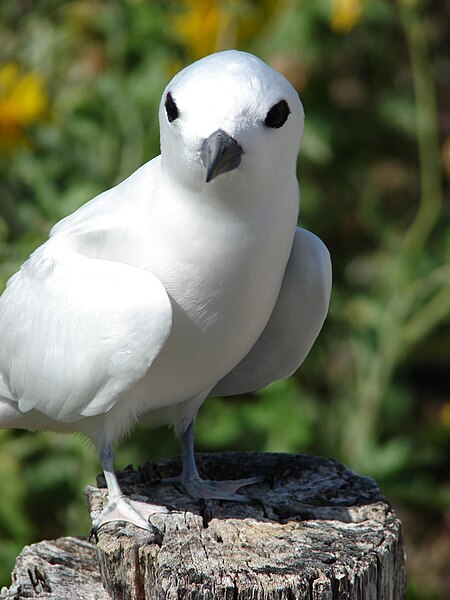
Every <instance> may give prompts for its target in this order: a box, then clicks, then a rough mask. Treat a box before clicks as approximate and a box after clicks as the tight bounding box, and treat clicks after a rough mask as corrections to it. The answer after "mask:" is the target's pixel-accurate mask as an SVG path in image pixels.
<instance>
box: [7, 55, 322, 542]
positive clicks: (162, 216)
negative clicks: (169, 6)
mask: <svg viewBox="0 0 450 600" xmlns="http://www.w3.org/2000/svg"><path fill="white" fill-rule="evenodd" d="M159 119H160V129H161V155H160V156H158V157H156V158H154V159H153V160H151V161H149V162H148V163H146V164H144V165H143V166H142V167H141V168H140V169H138V170H137V171H136V172H135V173H133V174H132V175H131V176H130V177H128V179H126V180H125V181H123V182H122V183H120V184H119V185H117V186H116V187H114V188H112V189H110V190H108V191H106V192H104V193H102V194H100V195H99V196H97V197H95V198H94V199H93V200H91V201H90V202H88V203H87V204H85V205H84V206H82V207H81V208H80V209H79V210H77V211H76V212H75V213H73V214H72V215H70V216H68V217H66V218H65V219H63V220H62V221H60V222H59V223H58V224H57V225H55V227H53V229H52V231H51V233H50V237H49V239H48V241H47V242H45V243H44V244H43V245H42V246H40V247H39V248H38V249H37V250H36V251H35V252H33V254H32V255H31V256H30V257H29V259H28V260H27V261H26V262H25V263H24V264H23V266H22V268H21V269H20V271H19V272H18V273H16V274H15V275H14V276H13V277H11V279H10V280H9V282H8V285H7V288H6V290H5V291H4V293H3V295H2V296H1V298H0V340H1V343H0V427H3V428H21V429H28V430H33V431H35V430H50V431H57V432H71V431H78V432H82V433H83V434H84V435H86V436H88V438H90V439H91V440H92V442H93V443H94V444H95V445H96V446H97V448H98V452H99V459H100V462H101V465H102V468H103V471H104V473H105V478H106V483H107V487H108V497H109V501H108V505H107V507H106V508H105V509H104V510H103V512H102V514H101V515H100V517H99V518H98V519H96V520H95V522H94V523H93V529H94V530H96V529H98V527H99V526H100V525H102V524H103V523H106V522H108V521H112V520H125V521H130V522H132V523H134V524H135V525H137V526H139V527H143V528H149V523H148V516H149V515H150V514H152V513H153V512H155V511H156V512H160V511H162V510H164V508H163V507H159V506H155V505H150V504H146V503H143V502H135V501H132V500H130V499H128V498H126V497H125V496H124V495H123V493H122V492H121V490H120V487H119V485H118V482H117V479H116V476H115V474H114V469H113V460H114V454H113V450H112V448H113V444H114V443H115V442H116V441H117V440H118V439H119V438H120V437H121V436H123V435H124V434H126V433H127V432H128V431H129V430H130V428H131V427H133V425H134V424H135V423H136V422H137V421H139V420H141V419H144V418H145V419H147V420H149V422H150V423H151V424H153V425H155V424H161V423H168V424H172V425H173V426H174V427H175V431H176V433H177V435H178V437H179V439H180V443H181V447H182V456H183V470H182V474H181V482H182V483H183V485H184V487H185V489H186V490H187V492H188V493H189V494H190V495H191V496H192V497H194V498H199V497H203V498H222V499H229V500H243V501H244V500H245V498H246V497H245V496H243V495H240V494H237V493H236V490H237V489H239V487H241V486H243V485H248V484H250V483H254V482H255V481H257V479H256V478H251V479H247V480H240V481H235V482H213V481H204V480H202V479H201V478H200V477H199V474H198V471H197V469H196V466H195V460H194V450H193V424H194V420H195V416H196V413H197V411H198V409H199V407H200V406H201V404H202V403H203V401H204V400H205V398H206V397H207V396H208V394H209V393H210V392H212V393H214V394H216V395H229V394H241V393H244V392H248V391H252V390H256V389H260V388H262V387H264V386H265V385H267V384H268V383H270V382H271V381H273V380H275V379H279V378H282V377H287V376H289V375H291V374H292V373H293V372H294V371H295V370H296V369H297V367H298V366H299V365H300V364H301V363H302V361H303V360H304V358H305V357H306V355H307V354H308V352H309V350H310V348H311V346H312V344H313V342H314V340H315V339H316V337H317V335H318V333H319V331H320V329H321V327H322V324H323V321H324V319H325V316H326V313H327V310H328V303H329V297H330V290H331V264H330V258H329V253H328V251H327V249H326V247H325V246H324V244H323V243H322V242H321V241H320V240H319V238H317V237H316V236H315V235H313V234H312V233H309V232H308V231H306V230H304V229H300V228H297V226H296V225H297V216H298V203H299V188H298V183H297V178H296V158H297V154H298V151H299V147H300V140H301V136H302V132H303V123H304V114H303V108H302V104H301V102H300V100H299V97H298V95H297V93H296V91H295V90H294V88H293V87H292V86H291V84H290V83H289V82H288V81H287V80H286V79H285V78H284V77H283V76H282V75H280V74H279V73H277V72H276V71H274V70H273V69H272V68H270V67H269V66H268V65H266V64H265V63H264V62H262V61H261V60H259V59H258V58H256V57H255V56H252V55H250V54H247V53H245V52H238V51H227V52H220V53H217V54H213V55H211V56H208V57H206V58H204V59H202V60H200V61H198V62H196V63H194V64H193V65H191V66H189V67H187V68H185V69H184V70H182V71H181V72H180V73H178V75H176V76H175V77H174V78H173V79H172V81H171V82H170V83H169V85H168V86H167V87H166V89H165V91H164V93H163V96H162V100H161V104H160V110H159Z"/></svg>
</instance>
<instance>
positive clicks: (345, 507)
mask: <svg viewBox="0 0 450 600" xmlns="http://www.w3.org/2000/svg"><path fill="white" fill-rule="evenodd" d="M196 458H197V464H198V467H199V471H200V474H201V475H202V476H203V477H205V478H206V479H235V478H245V477H251V476H254V475H259V476H261V477H262V478H263V482H262V483H260V484H255V485H252V486H249V487H248V488H245V492H244V493H246V494H247V495H249V496H251V497H252V498H254V502H253V503H252V504H239V503H235V502H225V501H216V500H214V501H213V500H207V501H202V502H195V501H193V500H192V499H190V498H189V497H187V496H186V494H185V492H184V491H183V489H182V488H178V487H177V486H174V485H168V484H163V483H161V479H162V478H164V477H170V476H173V475H176V474H179V472H180V469H181V465H180V461H179V460H178V459H164V460H160V461H158V462H149V463H145V464H144V465H141V466H140V467H139V469H138V470H137V471H134V470H133V469H131V468H127V469H126V470H124V471H122V472H121V473H119V482H120V484H121V486H122V489H123V491H124V492H125V493H126V494H129V495H133V494H136V495H139V496H141V497H142V496H144V497H146V498H148V501H149V502H152V503H158V504H165V505H170V506H173V507H174V511H173V512H172V513H171V514H169V515H155V516H154V517H152V519H151V520H152V523H153V524H154V525H155V531H154V533H153V534H152V533H149V532H145V531H143V530H138V529H137V528H135V527H133V526H132V525H124V524H123V523H109V524H107V525H105V526H103V527H102V528H101V529H100V531H99V542H98V546H97V550H98V556H99V559H100V564H101V568H102V575H103V582H104V584H105V583H106V587H107V589H108V591H109V592H110V593H111V595H112V596H113V597H115V598H121V599H122V598H123V599H125V598H130V599H132V598H136V599H137V598H152V599H159V598H161V599H163V598H167V599H171V598H174V599H175V598H197V599H199V600H200V599H205V600H206V599H209V598H211V599H212V598H217V599H221V598H233V599H242V600H244V599H247V598H253V599H255V600H257V599H259V598H261V599H263V598H264V599H269V598H270V599H278V598H279V599H283V598H286V599H287V598H305V599H310V598H311V599H313V598H314V599H315V600H325V599H327V600H330V599H333V600H337V599H340V598H355V599H359V598H361V599H362V598H364V599H365V600H371V599H375V598H377V599H381V598H386V599H391V600H397V599H400V598H402V597H403V587H404V575H403V560H404V556H403V554H404V551H403V543H402V539H401V531H400V522H399V520H398V519H397V517H396V516H395V514H394V513H393V511H392V509H391V507H390V506H389V504H388V503H387V502H386V500H385V499H384V497H383V496H382V494H381V493H380V491H379V489H378V487H377V485H376V484H375V482H374V481H373V480H372V479H370V478H368V477H360V476H358V475H356V474H355V473H353V472H352V471H351V470H349V469H348V468H346V467H344V466H343V465H342V464H340V463H338V462H336V461H334V460H329V459H324V458H318V457H313V456H307V455H299V454H297V455H291V454H262V453H222V454H198V455H197V457H196ZM101 479H102V478H100V479H99V483H100V484H101V483H102V481H101ZM86 497H87V501H88V504H89V506H90V511H91V515H92V516H95V515H96V514H97V512H98V511H99V510H101V508H102V507H103V505H104V503H105V502H106V490H100V489H97V488H93V487H88V488H87V490H86ZM117 590H122V591H121V592H120V593H118V591H117ZM123 590H127V591H126V593H124V592H123Z"/></svg>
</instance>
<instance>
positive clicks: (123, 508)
mask: <svg viewBox="0 0 450 600" xmlns="http://www.w3.org/2000/svg"><path fill="white" fill-rule="evenodd" d="M99 459H100V463H101V465H102V469H103V473H104V475H105V480H106V486H107V488H108V504H107V506H106V507H105V508H104V509H103V510H102V512H101V513H100V515H99V516H98V517H97V518H96V519H94V521H93V522H92V529H91V535H92V534H94V535H95V534H96V533H97V531H98V528H99V527H101V526H102V525H104V524H105V523H109V522H111V521H126V522H128V523H133V525H136V526H137V527H141V528H142V529H147V530H148V531H152V530H153V527H152V525H151V524H150V523H149V520H148V519H149V517H150V516H151V515H154V514H156V513H159V514H161V513H166V514H167V513H168V512H170V511H169V510H168V509H167V508H166V507H165V506H159V505H157V504H149V503H147V502H139V501H137V500H131V499H130V498H127V496H125V494H124V493H123V492H122V490H121V489H120V486H119V482H118V481H117V477H116V474H115V473H114V466H113V462H114V453H113V451H112V448H111V446H110V445H109V444H104V445H102V446H100V451H99Z"/></svg>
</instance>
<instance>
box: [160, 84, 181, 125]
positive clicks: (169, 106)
mask: <svg viewBox="0 0 450 600" xmlns="http://www.w3.org/2000/svg"><path fill="white" fill-rule="evenodd" d="M164 106H165V108H166V113H167V118H168V119H169V123H172V121H175V120H176V119H178V117H179V116H180V111H179V110H178V106H177V105H176V104H175V100H174V99H173V97H172V94H171V93H170V92H167V96H166V101H165V102H164Z"/></svg>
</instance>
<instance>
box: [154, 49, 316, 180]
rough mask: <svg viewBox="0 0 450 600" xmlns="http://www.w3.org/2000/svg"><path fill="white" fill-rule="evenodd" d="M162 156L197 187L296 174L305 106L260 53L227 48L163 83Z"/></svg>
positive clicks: (180, 176) (174, 171) (166, 164)
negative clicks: (165, 85) (253, 53)
mask: <svg viewBox="0 0 450 600" xmlns="http://www.w3.org/2000/svg"><path fill="white" fill-rule="evenodd" d="M159 118H160V128H161V157H162V164H163V167H164V168H167V169H170V173H171V175H172V176H173V177H175V178H177V179H179V180H181V181H182V182H183V184H185V185H186V184H187V185H191V186H193V187H195V188H196V189H199V188H201V187H205V186H207V187H208V190H210V191H211V187H216V188H219V189H220V187H221V186H226V187H228V186H229V185H230V184H232V185H236V183H238V182H239V181H240V182H244V185H246V184H248V182H249V181H250V180H251V181H252V182H254V181H255V180H258V181H260V182H261V185H262V186H264V185H266V183H267V182H269V181H273V180H274V179H275V180H276V179H278V178H283V177H285V176H286V174H289V175H295V167H296V159H297V154H298V151H299V148H300V140H301V136H302V133H303V123H304V113H303V107H302V104H301V102H300V99H299V97H298V94H297V92H296V91H295V89H294V88H293V87H292V85H291V84H290V83H289V82H288V81H287V79H285V78H284V77H283V76H282V75H281V74H280V73H278V72H277V71H275V70H274V69H272V68H271V67H269V66H268V65H267V64H265V63H264V62H263V61H262V60H260V59H259V58H257V57H256V56H253V55H251V54H248V53H246V52H239V51H236V50H230V51H226V52H219V53H217V54H212V55H210V56H207V57H206V58H203V59H201V60H199V61H197V62H195V63H194V64H192V65H190V66H188V67H186V68H185V69H183V70H182V71H180V73H178V74H177V75H176V76H175V77H174V78H173V79H172V81H171V82H170V83H169V84H168V86H167V87H166V89H165V90H164V93H163V96H162V99H161V104H160V110H159Z"/></svg>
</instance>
